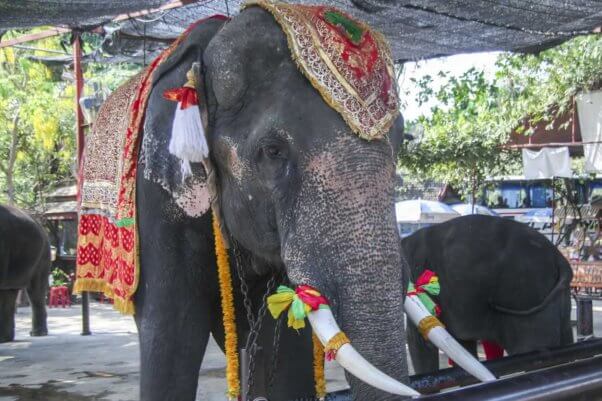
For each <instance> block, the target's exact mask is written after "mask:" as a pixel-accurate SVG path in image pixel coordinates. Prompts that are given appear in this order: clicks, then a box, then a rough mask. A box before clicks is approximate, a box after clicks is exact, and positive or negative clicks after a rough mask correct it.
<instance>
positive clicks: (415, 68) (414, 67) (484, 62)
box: [399, 52, 500, 121]
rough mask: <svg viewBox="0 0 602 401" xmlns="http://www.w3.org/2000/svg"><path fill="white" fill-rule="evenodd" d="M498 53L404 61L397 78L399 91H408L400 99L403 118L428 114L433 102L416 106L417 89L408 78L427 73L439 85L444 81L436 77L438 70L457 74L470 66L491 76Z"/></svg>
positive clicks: (418, 77)
mask: <svg viewBox="0 0 602 401" xmlns="http://www.w3.org/2000/svg"><path fill="white" fill-rule="evenodd" d="M499 54H500V53H499V52H488V53H471V54H458V55H456V56H450V57H440V58H435V59H430V60H422V61H418V62H408V63H405V64H404V71H403V73H402V75H401V77H400V79H399V88H400V93H401V94H403V93H405V92H406V91H409V92H410V96H409V97H407V98H405V99H402V109H401V112H402V114H403V117H404V119H405V120H406V121H410V120H414V119H416V118H417V117H418V116H420V115H423V114H426V115H428V114H429V111H430V109H431V107H432V106H433V105H434V104H435V103H434V102H429V103H427V104H423V105H422V106H418V103H417V102H416V101H415V97H416V93H417V91H416V89H415V87H414V84H413V83H412V82H411V81H410V78H416V79H420V77H423V76H424V75H427V74H428V75H431V76H432V77H435V79H434V82H435V85H439V86H440V85H441V84H442V83H443V82H444V81H443V80H441V79H440V78H438V77H437V73H438V72H439V71H441V70H443V71H449V72H450V73H451V74H452V75H455V76H458V75H461V74H462V73H463V72H465V71H467V70H469V69H470V68H472V67H475V68H477V69H480V70H484V71H485V76H486V77H488V78H493V76H494V73H495V60H496V59H497V56H498V55H499Z"/></svg>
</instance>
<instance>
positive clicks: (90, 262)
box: [73, 16, 221, 314]
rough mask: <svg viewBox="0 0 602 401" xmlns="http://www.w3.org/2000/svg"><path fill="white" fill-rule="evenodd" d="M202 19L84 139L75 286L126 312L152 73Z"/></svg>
mask: <svg viewBox="0 0 602 401" xmlns="http://www.w3.org/2000/svg"><path fill="white" fill-rule="evenodd" d="M219 17H220V18H221V16H219ZM202 21H204V20H201V21H198V22H196V23H194V24H193V25H191V26H190V27H189V28H188V29H187V30H186V31H185V32H184V33H183V34H182V35H181V36H180V37H179V38H178V39H177V40H176V41H175V42H174V43H173V44H172V45H171V46H170V47H169V48H168V49H166V50H165V51H164V52H162V53H161V54H160V55H159V56H158V57H157V58H156V59H155V60H154V61H153V62H152V63H151V64H150V65H149V66H148V67H147V68H146V69H145V70H144V71H143V72H141V73H139V74H138V75H136V76H134V77H133V78H131V79H130V80H129V81H128V82H127V83H126V84H125V85H123V86H121V87H120V88H119V89H118V90H117V91H115V93H113V94H112V95H111V97H110V98H109V99H108V100H107V102H105V104H104V105H103V107H102V108H101V110H100V112H99V114H98V118H97V119H96V123H95V124H94V129H93V130H92V132H91V133H90V134H89V135H88V137H87V138H86V151H85V155H84V160H83V166H82V176H81V180H80V217H79V229H78V230H79V231H78V243H77V274H76V281H75V285H74V289H73V291H74V292H75V293H81V292H82V291H94V292H102V293H104V294H105V295H106V296H108V297H110V298H112V299H113V301H114V306H115V309H117V310H119V311H120V312H122V313H125V314H134V312H135V311H134V303H133V300H132V297H133V296H134V293H135V292H136V288H137V287H138V278H139V274H140V266H139V258H138V230H137V224H136V202H135V200H136V171H137V162H138V150H139V144H140V139H141V132H142V128H143V124H144V113H145V111H146V105H147V101H148V98H149V94H150V92H151V89H152V75H153V72H154V71H155V70H156V69H157V67H158V66H159V65H160V64H161V63H162V62H163V61H164V60H165V59H167V58H168V57H169V55H170V54H171V53H172V52H173V50H174V49H175V48H176V47H177V46H178V45H179V44H180V43H181V42H182V40H184V39H185V38H186V37H187V35H188V33H189V32H190V31H191V30H192V28H194V27H195V26H197V25H198V24H199V23H200V22H202ZM124 110H127V113H124Z"/></svg>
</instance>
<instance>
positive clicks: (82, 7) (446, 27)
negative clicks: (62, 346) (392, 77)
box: [0, 0, 602, 61]
mask: <svg viewBox="0 0 602 401" xmlns="http://www.w3.org/2000/svg"><path fill="white" fill-rule="evenodd" d="M292 1H295V2H301V3H321V4H327V5H332V6H335V7H338V8H340V9H343V10H345V11H347V12H348V13H350V14H352V15H354V16H356V17H358V18H360V19H362V20H364V21H366V22H368V23H369V24H370V25H372V26H373V27H374V28H376V29H378V30H380V31H381V32H383V33H384V34H385V35H386V36H387V37H388V38H389V40H390V42H391V46H392V49H393V55H394V58H395V59H396V60H397V61H406V60H415V59H422V58H430V57H436V56H444V55H452V54H457V53H468V52H477V51H493V50H507V51H520V52H536V51H540V50H543V49H545V48H547V47H550V46H553V45H556V44H558V43H561V42H562V41H564V40H567V39H570V38H571V37H573V36H576V35H582V34H587V33H590V32H592V31H594V30H596V29H597V30H598V31H599V29H600V27H601V26H602V2H600V1H596V0H449V1H440V0H321V1H319V0H314V1H311V0H292ZM168 2H169V0H104V1H98V0H62V1H57V0H23V1H19V2H16V1H14V0H0V30H1V29H7V28H16V27H31V26H41V25H67V26H69V27H83V28H86V27H95V26H98V25H100V24H103V23H107V22H109V21H110V20H111V19H112V18H114V17H115V16H117V15H121V14H124V13H130V12H134V11H140V10H143V9H147V8H156V7H160V6H164V5H165V4H166V3H168ZM181 2H182V3H185V4H187V5H185V6H183V7H180V8H174V9H170V10H164V11H159V12H157V13H154V14H149V15H145V16H144V17H140V18H137V19H129V20H126V21H123V22H121V23H118V24H113V25H110V26H107V31H108V32H110V35H109V36H108V37H109V38H110V41H107V42H106V43H105V46H104V47H105V50H106V51H108V52H109V53H110V54H114V55H121V56H123V55H125V56H130V57H139V56H140V52H141V51H142V47H144V48H145V49H146V51H145V52H144V53H146V54H147V55H149V56H151V55H152V53H154V52H155V51H157V50H158V49H159V48H163V47H165V46H166V44H167V42H169V41H171V40H173V39H174V38H175V37H176V36H177V35H178V34H179V33H180V32H182V30H183V29H184V28H185V27H186V26H187V25H188V24H189V23H192V22H193V21H195V20H198V19H200V18H203V17H205V16H208V15H212V14H216V13H221V14H228V13H229V14H235V13H236V12H238V10H239V9H240V4H241V3H242V0H196V1H195V0H186V1H181ZM143 38H146V40H145V41H143V40H142V39H143ZM141 42H144V43H141Z"/></svg>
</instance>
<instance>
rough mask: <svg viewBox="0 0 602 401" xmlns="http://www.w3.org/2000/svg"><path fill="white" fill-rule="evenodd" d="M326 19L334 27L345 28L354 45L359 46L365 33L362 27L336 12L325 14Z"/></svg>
mask: <svg viewBox="0 0 602 401" xmlns="http://www.w3.org/2000/svg"><path fill="white" fill-rule="evenodd" d="M324 19H325V20H326V21H327V22H329V23H330V24H332V25H340V26H341V27H343V29H345V32H347V35H348V36H349V38H350V39H351V41H352V42H353V43H355V44H358V43H359V42H360V40H362V34H363V33H364V30H363V29H362V27H360V26H359V25H358V24H357V23H356V22H355V21H353V20H351V19H349V18H347V17H346V16H344V15H343V14H341V13H338V12H336V11H327V12H325V13H324Z"/></svg>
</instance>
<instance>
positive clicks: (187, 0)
mask: <svg viewBox="0 0 602 401" xmlns="http://www.w3.org/2000/svg"><path fill="white" fill-rule="evenodd" d="M200 1H201V0H176V1H172V2H171V3H167V4H165V5H163V6H161V7H157V8H149V9H146V10H141V11H136V12H133V13H125V14H121V15H118V16H116V17H115V18H113V19H112V20H111V22H119V21H124V20H128V19H130V18H137V17H143V16H145V15H148V14H153V13H157V12H160V11H167V10H173V9H174V8H180V7H184V6H187V5H188V4H193V3H198V2H200Z"/></svg>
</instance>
